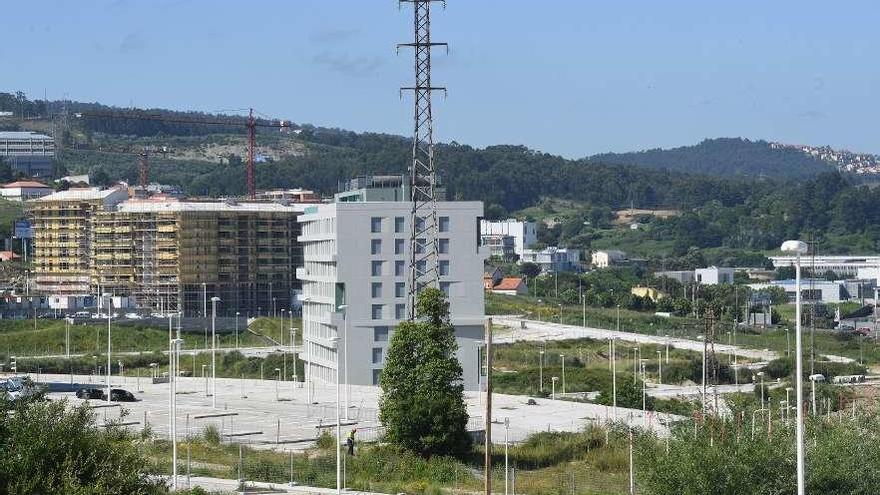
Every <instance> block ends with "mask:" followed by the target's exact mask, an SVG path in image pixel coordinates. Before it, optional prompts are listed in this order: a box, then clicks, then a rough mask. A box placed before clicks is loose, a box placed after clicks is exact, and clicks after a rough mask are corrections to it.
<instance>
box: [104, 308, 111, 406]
mask: <svg viewBox="0 0 880 495" xmlns="http://www.w3.org/2000/svg"><path fill="white" fill-rule="evenodd" d="M104 297H105V298H107V402H110V396H111V395H112V394H111V393H110V316H111V313H110V309H111V308H112V306H113V296H112V295H110V293H107V292H105V293H104Z"/></svg>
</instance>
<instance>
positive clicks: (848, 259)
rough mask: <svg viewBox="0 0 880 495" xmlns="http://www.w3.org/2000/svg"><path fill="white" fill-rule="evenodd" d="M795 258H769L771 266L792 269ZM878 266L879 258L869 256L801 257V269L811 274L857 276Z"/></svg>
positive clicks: (879, 264)
mask: <svg viewBox="0 0 880 495" xmlns="http://www.w3.org/2000/svg"><path fill="white" fill-rule="evenodd" d="M795 259H796V257H795V256H770V261H772V262H773V266H774V267H776V268H777V269H778V268H782V267H787V266H790V267H793V266H794V264H795ZM878 266H880V256H876V255H871V256H865V255H844V256H810V255H806V256H801V268H809V269H810V270H812V271H813V273H818V274H821V273H824V272H826V271H828V270H831V271H833V272H834V273H836V274H837V275H839V276H841V277H856V276H859V275H858V272H859V269H860V268H873V269H877V267H878Z"/></svg>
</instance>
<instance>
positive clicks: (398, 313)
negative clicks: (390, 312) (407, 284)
mask: <svg viewBox="0 0 880 495" xmlns="http://www.w3.org/2000/svg"><path fill="white" fill-rule="evenodd" d="M394 317H395V318H397V319H398V320H402V319H404V318H406V304H395V305H394Z"/></svg>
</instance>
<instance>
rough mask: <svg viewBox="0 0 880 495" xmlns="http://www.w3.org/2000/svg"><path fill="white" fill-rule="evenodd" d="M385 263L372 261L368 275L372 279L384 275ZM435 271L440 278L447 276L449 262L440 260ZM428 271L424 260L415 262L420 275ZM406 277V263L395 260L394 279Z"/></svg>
mask: <svg viewBox="0 0 880 495" xmlns="http://www.w3.org/2000/svg"><path fill="white" fill-rule="evenodd" d="M384 268H385V262H384V261H380V260H373V261H372V262H371V265H370V275H372V276H373V277H381V276H382V275H384V274H385V270H384ZM437 269H438V270H439V272H440V276H442V277H445V276H449V271H450V269H449V260H440V261H439V262H438V263H437ZM427 270H428V262H427V261H425V260H420V261H417V262H416V271H418V272H419V273H420V274H424V273H426V272H427ZM405 275H406V261H403V260H397V261H395V262H394V276H395V277H403V276H405Z"/></svg>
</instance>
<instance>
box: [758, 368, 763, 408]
mask: <svg viewBox="0 0 880 495" xmlns="http://www.w3.org/2000/svg"><path fill="white" fill-rule="evenodd" d="M758 378H760V379H761V409H763V408H764V372H763V371H759V372H758Z"/></svg>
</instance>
